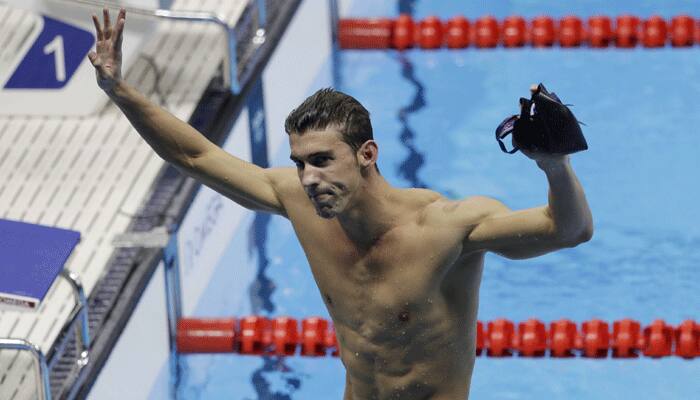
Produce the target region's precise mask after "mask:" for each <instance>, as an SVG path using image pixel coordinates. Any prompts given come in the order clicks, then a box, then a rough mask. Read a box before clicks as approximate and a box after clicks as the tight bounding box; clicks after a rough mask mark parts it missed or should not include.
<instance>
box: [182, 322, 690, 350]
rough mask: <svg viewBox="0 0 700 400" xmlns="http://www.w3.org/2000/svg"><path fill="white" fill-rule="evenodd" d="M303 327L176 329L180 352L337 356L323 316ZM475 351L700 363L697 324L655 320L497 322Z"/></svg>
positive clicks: (479, 334) (194, 325) (189, 325)
mask: <svg viewBox="0 0 700 400" xmlns="http://www.w3.org/2000/svg"><path fill="white" fill-rule="evenodd" d="M299 327H300V325H299V321H297V320H296V319H294V318H290V317H277V318H273V319H268V318H265V317H261V316H247V317H243V318H241V319H240V320H237V319H235V318H221V319H197V318H182V319H180V320H179V321H178V323H177V336H176V345H177V350H178V352H179V353H183V354H185V353H240V354H247V355H277V356H292V355H295V354H297V350H298V351H299V354H300V355H302V356H307V357H323V356H326V355H329V354H330V355H331V356H334V357H337V356H338V351H339V349H338V342H337V339H336V335H335V331H334V329H333V326H332V324H331V323H330V322H329V321H327V320H325V319H323V318H321V317H310V318H305V319H303V320H301V329H299ZM476 328H477V329H476V353H477V355H481V354H482V353H486V355H487V356H488V357H512V356H516V355H517V356H519V357H544V356H546V355H549V356H550V357H554V358H568V357H576V356H581V357H586V358H606V357H608V355H611V356H612V357H613V358H637V357H640V356H645V357H652V358H660V357H669V356H671V355H675V356H678V357H682V358H685V359H692V358H695V357H700V324H698V323H697V322H695V321H693V320H686V321H683V322H682V323H681V324H680V325H678V326H677V327H673V326H671V325H669V324H667V323H666V322H664V321H663V320H660V319H659V320H655V321H653V322H652V323H651V324H649V325H648V326H646V327H643V328H642V326H641V324H640V323H639V322H638V321H635V320H632V319H622V320H619V321H614V322H613V324H612V331H611V329H610V328H611V326H610V324H609V323H608V322H605V321H601V320H599V319H593V320H590V321H584V322H583V323H582V324H581V326H580V330H579V329H578V328H577V326H576V323H575V322H573V321H571V320H568V319H561V320H558V321H553V322H551V323H550V324H549V327H547V325H546V324H545V323H544V322H542V321H540V320H537V319H529V320H527V321H524V322H520V323H518V324H515V323H514V322H512V321H509V320H507V319H496V320H493V321H489V322H488V323H486V324H485V325H484V323H483V322H481V321H478V322H477V327H476Z"/></svg>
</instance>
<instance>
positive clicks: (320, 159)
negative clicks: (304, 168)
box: [313, 156, 331, 167]
mask: <svg viewBox="0 0 700 400" xmlns="http://www.w3.org/2000/svg"><path fill="white" fill-rule="evenodd" d="M330 159H331V158H330V157H326V156H318V157H314V159H313V165H315V166H319V167H320V166H323V165H324V164H326V163H327V162H328V161H329V160H330Z"/></svg>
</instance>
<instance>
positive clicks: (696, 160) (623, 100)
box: [179, 0, 700, 400]
mask: <svg viewBox="0 0 700 400" xmlns="http://www.w3.org/2000/svg"><path fill="white" fill-rule="evenodd" d="M698 3H699V2H697V1H663V2H662V1H641V2H640V1H635V2H632V1H619V2H615V3H614V4H609V3H605V2H603V1H588V2H583V1H575V2H566V3H562V2H555V3H550V2H544V1H535V0H531V1H502V2H497V4H494V2H473V4H464V3H462V2H457V1H443V2H412V3H411V2H405V3H402V6H403V7H405V8H406V7H407V9H412V11H413V13H414V15H415V16H416V18H422V17H424V16H427V15H432V14H434V15H438V16H441V17H443V18H446V17H450V16H453V15H456V14H458V13H463V14H465V15H467V16H469V17H475V16H480V15H483V14H486V13H491V14H493V15H495V16H497V17H499V18H501V17H503V16H506V15H509V14H511V13H519V14H521V15H524V16H526V17H530V16H534V15H538V14H542V13H547V14H550V15H553V16H561V15H564V14H567V13H574V14H578V15H580V16H588V15H592V14H595V13H598V12H601V13H604V14H606V15H611V16H614V15H617V14H621V13H623V12H631V13H633V14H636V15H639V16H648V15H651V14H654V13H659V14H661V15H663V16H666V17H668V16H672V15H676V14H680V13H684V12H685V13H688V12H691V11H692V10H696V9H697V6H698V5H699V4H698ZM411 6H412V7H411ZM693 7H695V8H693ZM397 10H398V6H397V4H396V2H376V3H372V4H369V5H362V4H359V5H356V6H355V7H354V8H353V9H352V10H351V14H354V15H358V16H359V15H373V14H374V15H388V16H393V15H396V13H397V12H398V11H397ZM696 16H697V15H696ZM340 76H341V79H342V80H341V85H340V89H341V90H342V91H345V92H347V93H348V94H351V95H352V96H354V97H356V98H357V99H358V100H360V102H362V103H363V104H364V105H365V107H366V108H368V109H369V110H370V112H371V114H372V121H373V126H374V131H375V139H376V140H377V141H378V143H379V149H380V157H379V167H380V169H381V171H382V174H383V175H384V176H385V177H386V178H387V179H388V181H389V182H390V183H392V184H394V185H396V186H400V187H409V186H425V187H428V188H430V189H433V190H436V191H438V192H440V193H442V194H444V195H445V196H448V197H450V198H454V199H457V198H463V197H467V196H470V195H476V194H479V195H487V196H491V197H495V198H497V199H499V200H501V201H503V202H504V203H506V204H507V205H508V206H509V207H511V208H513V209H522V208H530V207H536V206H540V205H543V204H546V202H547V181H546V179H545V175H544V173H543V172H542V171H541V170H539V169H538V168H537V166H536V165H535V163H534V161H531V160H529V159H527V158H526V157H525V156H524V155H522V154H521V153H516V154H515V155H507V154H505V153H502V152H501V151H500V149H499V147H498V145H497V143H496V140H495V139H494V134H493V131H494V129H495V127H496V126H497V125H498V123H499V122H500V121H501V120H502V119H503V118H504V117H506V116H507V115H509V114H513V113H516V112H517V99H518V97H520V96H526V95H527V93H528V87H529V85H530V84H531V83H538V82H544V83H545V84H546V85H547V86H548V88H549V89H550V90H553V91H555V92H556V93H557V94H558V95H559V96H560V97H561V98H562V99H563V100H564V102H565V103H571V104H574V107H573V110H574V112H575V113H576V116H577V117H578V119H579V120H581V121H583V122H585V123H586V126H585V127H584V133H585V135H586V138H587V140H588V144H589V150H588V151H586V152H582V153H577V154H575V155H573V156H572V157H571V163H572V166H573V168H574V171H575V172H576V174H577V176H578V178H579V180H580V181H581V183H582V185H583V187H584V189H585V192H586V196H587V199H588V201H589V204H590V207H591V210H592V213H593V217H594V222H595V234H594V237H593V239H592V240H591V241H590V242H587V243H585V244H582V245H580V246H578V247H576V248H573V249H565V250H561V251H558V252H556V253H551V254H548V255H545V256H542V257H538V258H533V259H529V260H519V261H513V260H507V259H504V258H502V257H499V256H497V255H493V254H489V255H488V256H487V258H486V263H485V268H484V276H483V281H482V285H481V295H480V308H479V319H480V320H482V321H489V320H493V319H495V318H500V317H504V318H508V319H511V320H513V321H516V322H518V321H523V320H525V319H528V318H531V317H535V318H539V319H541V320H543V321H545V322H550V321H553V320H556V319H559V318H564V317H566V318H570V319H572V320H574V321H576V322H579V323H580V322H582V321H585V320H588V319H592V318H600V319H603V320H606V321H608V322H612V321H614V320H617V319H622V318H634V319H637V320H639V321H641V322H642V324H648V323H650V322H651V321H652V320H654V319H656V318H662V319H664V320H666V321H667V322H668V323H671V324H674V325H676V324H678V323H680V322H681V321H682V320H684V319H695V320H697V321H700V280H698V278H697V277H698V271H699V270H700V227H699V226H698V225H699V224H698V222H699V221H700V207H698V200H699V199H700V189H699V188H698V185H697V178H696V174H697V172H698V171H700V157H698V156H697V154H696V152H697V150H696V149H697V142H698V140H697V133H696V131H697V127H698V126H700V112H698V110H699V108H698V104H697V100H696V99H697V98H698V97H699V95H700V47H698V46H696V47H694V48H692V49H670V48H669V49H658V50H646V49H633V50H617V49H612V48H611V49H604V50H588V49H572V50H563V49H517V50H504V49H494V50H483V51H477V50H474V49H465V50H451V51H450V50H437V51H417V50H412V51H407V52H404V53H399V52H395V51H344V52H343V53H342V55H341V70H340ZM313 89H315V88H312V89H310V90H311V92H313ZM311 92H310V93H309V94H311ZM272 164H273V165H275V166H278V165H290V164H289V160H288V147H287V146H284V147H283V149H282V150H281V151H280V152H279V154H275V155H273V157H272ZM246 226H249V227H250V229H249V230H248V231H242V232H240V233H239V234H238V235H237V236H236V237H235V238H234V241H243V242H245V243H247V244H248V249H247V250H248V253H247V255H246V256H247V257H248V258H249V259H254V260H256V263H257V265H258V279H257V280H256V282H254V284H253V285H252V286H251V288H250V290H249V296H248V297H249V299H250V302H249V303H246V304H236V305H231V304H227V303H226V302H225V300H223V301H219V300H220V298H219V297H217V296H221V298H224V297H225V286H226V282H227V279H228V280H231V279H235V273H234V272H232V271H231V270H233V269H234V268H231V270H228V271H221V272H217V274H218V275H217V276H215V278H214V281H216V282H217V283H215V284H213V285H214V286H213V287H212V288H210V289H211V290H208V291H207V293H212V295H211V296H212V297H211V298H210V299H209V300H207V301H205V302H204V303H206V304H203V305H202V306H201V307H200V310H201V311H203V314H205V315H244V314H247V313H254V314H261V315H270V316H277V315H291V316H294V317H297V318H300V319H301V318H304V317H307V316H312V315H321V316H324V317H328V314H327V312H326V310H325V307H324V305H323V302H322V300H321V298H320V296H319V294H318V291H317V289H316V287H315V283H314V281H313V278H312V276H311V273H310V271H309V269H308V264H307V261H306V259H305V257H304V255H303V252H302V250H301V247H300V246H299V244H298V242H297V241H296V238H295V237H294V235H293V231H292V228H291V225H290V224H289V223H288V222H287V221H286V220H284V219H282V218H280V217H269V216H264V215H258V216H257V217H256V219H255V220H251V221H250V222H248V223H247V225H246ZM236 263H237V261H236V260H235V259H233V258H232V259H231V264H232V266H233V267H235V265H236ZM217 285H218V286H217ZM216 287H218V289H216ZM699 361H700V360H698V359H696V360H693V361H686V360H682V359H678V358H676V357H670V358H664V359H660V360H652V359H646V358H643V359H637V360H613V359H610V358H608V359H603V360H588V359H582V358H576V359H566V360H557V359H550V358H544V359H519V358H509V359H490V358H486V357H478V358H477V362H476V367H475V371H474V375H473V379H472V388H471V397H470V398H473V399H543V398H546V399H581V400H584V399H586V400H588V399H591V400H592V399H619V398H635V399H693V398H700V395H699V393H700V362H699ZM343 386H344V370H343V368H342V364H341V363H340V361H339V360H338V359H333V358H320V359H309V358H301V357H289V358H286V359H277V358H274V357H271V358H258V357H243V356H230V355H214V356H209V355H206V356H187V357H186V360H185V361H184V362H183V375H182V380H181V386H180V388H179V393H180V396H181V398H187V399H200V398H201V399H210V398H224V397H225V398H232V399H340V398H342V392H343Z"/></svg>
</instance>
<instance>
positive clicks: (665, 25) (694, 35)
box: [338, 14, 700, 50]
mask: <svg viewBox="0 0 700 400" xmlns="http://www.w3.org/2000/svg"><path fill="white" fill-rule="evenodd" d="M338 40H339V43H340V47H341V48H343V49H389V48H393V49H397V50H405V49H408V48H412V47H420V48H422V49H438V48H441V47H447V48H450V49H462V48H466V47H470V46H474V47H476V48H479V49H483V48H494V47H498V46H499V45H500V46H503V47H506V48H515V47H523V46H526V45H531V46H534V47H552V46H555V45H559V46H561V47H581V46H587V47H592V48H603V47H608V46H611V45H614V46H616V47H619V48H633V47H636V46H638V45H640V44H641V45H642V46H643V47H646V48H658V47H664V46H666V45H670V46H673V47H689V46H693V45H694V44H700V20H696V19H695V18H693V17H691V16H689V15H678V16H675V17H673V18H672V19H671V20H670V21H669V20H666V19H664V18H663V17H661V16H658V15H653V16H651V17H649V18H646V19H642V18H639V17H637V16H634V15H627V14H625V15H619V16H617V17H615V18H614V23H613V19H612V18H610V17H607V16H601V15H599V16H592V17H590V18H588V19H587V20H585V21H584V19H582V18H580V17H577V16H574V15H569V16H565V17H563V18H561V19H558V20H556V19H554V18H552V17H549V16H546V15H542V16H538V17H535V18H532V19H531V20H529V21H528V20H526V19H525V18H524V17H522V16H518V15H513V16H509V17H506V18H504V19H503V21H499V20H497V19H496V18H494V17H492V16H489V15H487V16H483V17H480V18H476V19H475V20H473V21H470V20H468V19H467V18H465V17H464V16H462V15H458V16H456V17H453V18H450V19H448V20H447V21H445V22H443V21H441V20H440V19H439V18H438V17H436V16H429V17H426V18H424V19H422V20H417V21H416V20H414V19H413V18H412V17H411V16H410V15H408V14H402V15H400V16H399V17H398V18H396V19H389V18H371V19H341V20H340V21H339V23H338Z"/></svg>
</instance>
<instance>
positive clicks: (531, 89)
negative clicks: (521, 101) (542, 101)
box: [530, 83, 537, 93]
mask: <svg viewBox="0 0 700 400" xmlns="http://www.w3.org/2000/svg"><path fill="white" fill-rule="evenodd" d="M530 91H531V92H532V93H535V92H536V91H537V85H535V84H534V83H533V84H532V85H530Z"/></svg>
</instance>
